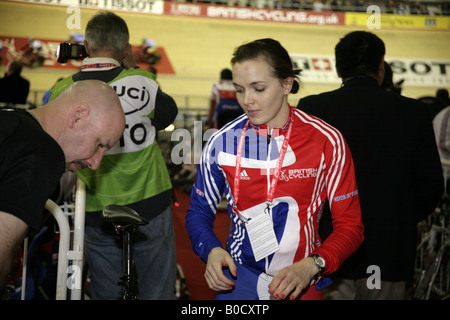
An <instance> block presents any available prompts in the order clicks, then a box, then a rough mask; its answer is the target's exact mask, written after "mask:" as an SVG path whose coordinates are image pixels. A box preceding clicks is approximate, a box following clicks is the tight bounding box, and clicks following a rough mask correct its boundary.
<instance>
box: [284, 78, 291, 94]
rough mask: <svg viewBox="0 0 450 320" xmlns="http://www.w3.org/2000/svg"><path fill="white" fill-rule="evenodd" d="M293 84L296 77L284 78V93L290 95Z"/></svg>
mask: <svg viewBox="0 0 450 320" xmlns="http://www.w3.org/2000/svg"><path fill="white" fill-rule="evenodd" d="M293 84H294V77H287V78H286V79H284V80H283V87H284V94H286V95H288V94H289V93H290V92H291V90H292V86H293Z"/></svg>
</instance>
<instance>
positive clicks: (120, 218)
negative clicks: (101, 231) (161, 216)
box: [102, 204, 148, 225]
mask: <svg viewBox="0 0 450 320" xmlns="http://www.w3.org/2000/svg"><path fill="white" fill-rule="evenodd" d="M102 219H103V221H106V222H111V223H113V224H119V225H124V224H132V225H144V224H147V223H148V220H147V219H146V218H144V217H141V216H140V215H139V214H138V213H137V212H136V211H134V210H133V209H131V208H129V207H126V206H120V205H115V204H112V205H109V206H106V207H105V208H104V209H103V212H102Z"/></svg>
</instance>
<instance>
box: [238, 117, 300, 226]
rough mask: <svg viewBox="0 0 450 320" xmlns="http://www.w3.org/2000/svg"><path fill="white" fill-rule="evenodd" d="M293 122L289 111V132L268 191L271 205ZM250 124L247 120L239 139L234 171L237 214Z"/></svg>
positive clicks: (267, 201)
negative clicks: (242, 163)
mask: <svg viewBox="0 0 450 320" xmlns="http://www.w3.org/2000/svg"><path fill="white" fill-rule="evenodd" d="M293 123H294V116H293V115H292V112H291V111H290V112H289V127H288V132H287V134H286V137H285V139H284V141H283V145H282V146H281V150H280V155H279V156H278V160H277V166H276V168H275V172H274V174H273V177H272V181H271V183H270V187H269V191H268V193H267V198H266V203H267V206H270V204H272V202H273V197H274V194H275V189H276V187H277V183H278V177H279V176H280V171H281V167H282V166H283V161H284V157H285V155H286V152H287V147H288V144H289V138H290V137H291V132H292V127H293ZM248 124H249V120H247V123H246V124H245V126H244V129H242V133H241V138H240V139H239V145H238V150H237V153H236V170H235V173H234V190H233V198H234V201H233V209H232V210H233V213H237V214H239V211H238V209H237V202H238V199H239V192H240V190H239V185H240V179H239V178H240V173H241V158H242V150H243V148H244V142H245V135H246V133H247V128H248ZM239 217H240V215H239Z"/></svg>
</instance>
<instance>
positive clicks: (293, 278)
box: [269, 257, 319, 300]
mask: <svg viewBox="0 0 450 320" xmlns="http://www.w3.org/2000/svg"><path fill="white" fill-rule="evenodd" d="M317 272H319V268H317V266H316V265H315V263H314V259H313V258H310V257H307V258H305V259H303V260H300V261H299V262H297V263H294V264H292V265H290V266H288V267H285V268H283V269H281V270H280V271H278V272H277V274H276V275H275V277H274V278H273V279H272V282H270V284H269V292H270V294H272V295H273V297H274V298H275V299H277V298H281V299H284V298H288V299H291V300H293V299H295V298H297V297H298V295H299V294H300V293H301V292H302V290H303V289H304V288H306V287H307V286H309V284H310V283H311V280H312V278H313V277H314V276H315V275H316V274H317Z"/></svg>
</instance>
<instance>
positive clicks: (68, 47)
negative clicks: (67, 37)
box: [56, 42, 88, 63]
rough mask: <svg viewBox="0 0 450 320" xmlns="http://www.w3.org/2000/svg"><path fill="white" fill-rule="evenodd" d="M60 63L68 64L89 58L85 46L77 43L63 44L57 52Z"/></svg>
mask: <svg viewBox="0 0 450 320" xmlns="http://www.w3.org/2000/svg"><path fill="white" fill-rule="evenodd" d="M56 56H57V57H58V62H59V63H66V62H67V61H68V60H69V59H70V60H83V59H84V58H86V57H87V56H88V54H87V53H86V49H85V48H84V46H83V45H81V44H77V43H67V42H63V43H61V44H60V45H59V47H58V50H57V52H56Z"/></svg>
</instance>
